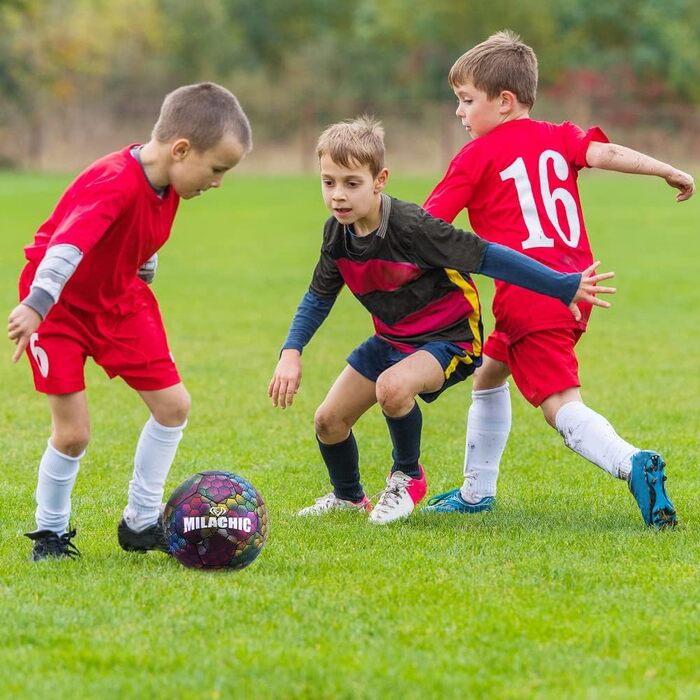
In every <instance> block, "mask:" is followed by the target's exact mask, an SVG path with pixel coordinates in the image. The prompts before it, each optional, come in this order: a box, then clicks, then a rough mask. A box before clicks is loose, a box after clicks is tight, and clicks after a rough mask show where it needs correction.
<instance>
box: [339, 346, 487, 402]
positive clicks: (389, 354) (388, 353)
mask: <svg viewBox="0 0 700 700" xmlns="http://www.w3.org/2000/svg"><path fill="white" fill-rule="evenodd" d="M416 350H425V351H426V352H429V353H430V354H431V355H432V356H433V357H434V358H435V359H436V360H437V361H438V362H439V363H440V367H442V369H443V371H444V372H445V383H444V384H443V385H442V386H441V387H440V388H439V389H438V390H437V391H431V392H426V393H423V394H418V395H419V396H420V397H421V399H423V401H425V402H426V403H430V402H431V401H435V399H436V398H437V397H438V396H440V394H442V392H443V391H445V389H447V388H449V387H451V386H452V385H453V384H457V383H459V382H463V381H464V380H465V379H466V378H467V377H469V376H470V375H471V374H473V372H474V370H475V369H476V368H477V367H479V366H480V365H481V357H471V356H470V355H468V354H467V353H466V352H465V351H464V350H463V349H462V348H460V347H459V345H455V344H454V343H450V342H447V341H442V340H437V341H433V342H430V343H426V344H425V345H421V346H419V347H417V348H416ZM411 354H412V353H409V352H403V351H402V350H397V349H396V348H395V347H394V346H393V345H389V343H387V342H386V340H382V339H381V338H379V337H378V336H376V335H373V336H372V337H371V338H368V339H367V340H365V342H364V343H362V345H360V346H359V347H356V348H355V349H354V350H353V351H352V352H351V353H350V355H348V359H347V362H348V364H349V365H350V367H352V368H353V369H354V370H356V371H357V372H359V373H360V374H361V375H362V376H363V377H367V379H369V380H370V381H371V382H376V381H377V378H378V377H379V375H380V374H381V373H382V372H383V371H384V370H386V369H389V367H393V366H394V365H395V364H396V363H397V362H401V360H403V359H404V358H406V357H408V356H409V355H411ZM468 357H471V362H464V361H461V360H462V359H463V358H464V359H466V358H468Z"/></svg>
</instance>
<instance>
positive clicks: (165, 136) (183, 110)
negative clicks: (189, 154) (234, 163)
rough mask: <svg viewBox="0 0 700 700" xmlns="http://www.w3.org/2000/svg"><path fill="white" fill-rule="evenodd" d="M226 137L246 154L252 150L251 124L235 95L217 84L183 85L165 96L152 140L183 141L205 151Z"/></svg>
mask: <svg viewBox="0 0 700 700" xmlns="http://www.w3.org/2000/svg"><path fill="white" fill-rule="evenodd" d="M227 134H231V135H232V136H234V137H235V138H236V140H237V141H238V142H239V143H240V144H241V146H242V147H243V150H244V152H245V153H248V152H249V151H250V150H251V148H252V147H253V139H252V135H251V129H250V123H249V122H248V117H246V115H245V112H244V111H243V109H242V108H241V105H240V104H239V102H238V100H237V99H236V96H235V95H234V94H233V93H231V92H229V91H228V90H227V89H226V88H225V87H221V85H217V84H216V83H197V84H195V85H183V86H182V87H179V88H177V90H173V91H172V92H171V93H169V94H168V95H166V96H165V99H164V100H163V105H162V106H161V108H160V116H159V117H158V121H157V122H156V124H155V126H154V127H153V138H154V139H156V140H158V141H160V142H161V143H167V142H168V141H171V140H172V139H177V138H186V139H188V140H189V142H190V145H191V146H192V148H194V149H196V150H198V151H206V150H208V149H210V148H213V147H214V146H216V144H217V143H219V141H220V140H221V139H222V138H223V137H224V136H225V135H227Z"/></svg>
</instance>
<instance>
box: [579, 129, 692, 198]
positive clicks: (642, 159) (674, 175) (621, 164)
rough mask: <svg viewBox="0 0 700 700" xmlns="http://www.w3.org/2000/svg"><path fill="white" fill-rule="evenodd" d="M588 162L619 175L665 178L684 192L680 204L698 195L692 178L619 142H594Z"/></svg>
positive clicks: (592, 165) (679, 194)
mask: <svg viewBox="0 0 700 700" xmlns="http://www.w3.org/2000/svg"><path fill="white" fill-rule="evenodd" d="M586 162H587V163H588V165H589V166H590V167H591V168H600V169H602V170H614V171H616V172H618V173H632V174H636V175H656V176H657V177H662V178H663V179H664V180H666V182H667V183H668V184H669V185H670V186H671V187H675V188H676V189H677V190H680V192H679V193H678V194H677V195H676V201H678V202H683V201H685V200H686V199H690V197H692V196H693V193H694V192H695V182H694V180H693V177H692V175H689V174H688V173H684V172H683V171H682V170H678V168H674V167H673V166H672V165H669V164H668V163H664V162H662V161H660V160H656V158H652V157H651V156H648V155H646V154H645V153H640V152H639V151H635V150H633V149H631V148H627V147H626V146H620V145H618V144H616V143H601V142H600V141H591V143H590V144H589V146H588V150H587V151H586Z"/></svg>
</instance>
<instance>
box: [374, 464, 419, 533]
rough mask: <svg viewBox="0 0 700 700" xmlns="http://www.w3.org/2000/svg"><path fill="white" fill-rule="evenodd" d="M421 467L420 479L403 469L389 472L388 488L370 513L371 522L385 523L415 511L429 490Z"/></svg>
mask: <svg viewBox="0 0 700 700" xmlns="http://www.w3.org/2000/svg"><path fill="white" fill-rule="evenodd" d="M419 469H420V479H412V478H411V477H410V476H408V475H407V474H404V473H403V472H401V471H395V472H393V473H392V474H389V476H388V477H387V480H386V488H385V489H384V491H382V494H381V496H379V500H378V501H377V505H376V506H374V509H373V510H372V512H371V513H370V516H369V519H370V521H371V522H373V523H377V524H378V525H385V524H386V523H391V522H393V521H394V520H399V519H400V518H406V517H408V516H409V515H410V514H411V513H412V512H413V509H414V508H415V507H416V504H417V503H418V502H419V501H420V500H422V498H423V497H424V496H425V494H426V492H427V490H428V482H427V480H426V478H425V472H424V471H423V467H421V466H420V465H419Z"/></svg>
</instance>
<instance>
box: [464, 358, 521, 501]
mask: <svg viewBox="0 0 700 700" xmlns="http://www.w3.org/2000/svg"><path fill="white" fill-rule="evenodd" d="M509 375H510V369H509V367H508V365H507V364H506V363H505V362H501V361H499V360H497V359H494V358H492V357H490V356H488V355H484V362H483V364H482V366H481V367H480V368H479V369H478V370H477V371H476V372H475V373H474V383H473V389H472V403H471V406H470V407H469V414H468V417H467V437H466V445H465V450H464V483H463V484H462V489H461V494H460V495H461V496H462V498H463V499H464V500H465V501H466V502H467V503H469V504H477V503H480V502H482V501H484V499H493V498H494V497H495V496H496V483H497V481H498V470H499V467H500V464H501V457H502V456H503V452H504V450H505V448H506V444H507V442H508V436H509V435H510V427H511V406H510V389H509V387H508V382H507V381H506V380H507V378H508V376H509ZM488 505H491V507H492V506H493V501H490V503H489V504H488Z"/></svg>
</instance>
